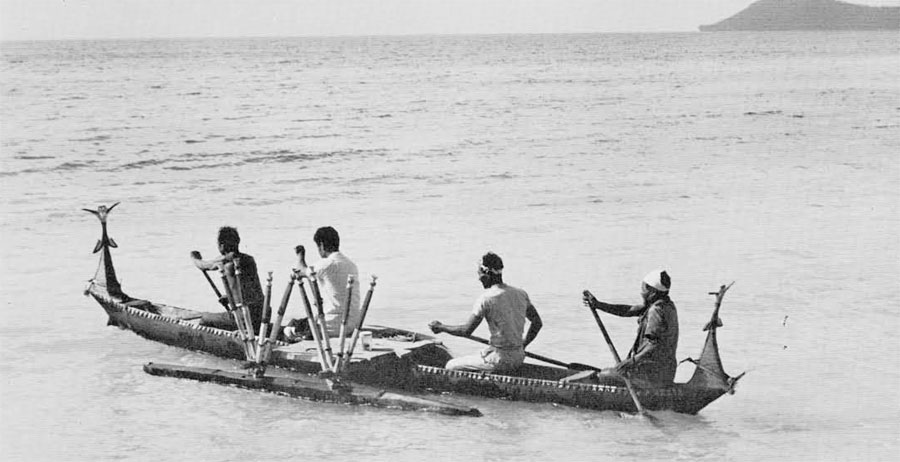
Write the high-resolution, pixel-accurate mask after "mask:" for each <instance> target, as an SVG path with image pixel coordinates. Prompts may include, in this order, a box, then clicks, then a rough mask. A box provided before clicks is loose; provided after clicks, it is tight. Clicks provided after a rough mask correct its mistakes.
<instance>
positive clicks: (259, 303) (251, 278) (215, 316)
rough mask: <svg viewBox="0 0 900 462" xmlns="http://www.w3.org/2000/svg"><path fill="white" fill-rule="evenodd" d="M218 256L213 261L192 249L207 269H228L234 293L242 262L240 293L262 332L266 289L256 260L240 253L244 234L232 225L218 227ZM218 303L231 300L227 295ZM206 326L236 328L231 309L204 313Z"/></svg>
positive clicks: (198, 263)
mask: <svg viewBox="0 0 900 462" xmlns="http://www.w3.org/2000/svg"><path fill="white" fill-rule="evenodd" d="M218 242H219V254H220V256H219V257H216V258H213V259H211V260H201V259H200V253H199V252H197V251H196V250H195V251H193V252H191V258H192V259H193V260H194V265H196V266H197V268H200V269H201V270H204V271H209V270H216V271H220V270H221V269H222V268H223V267H224V268H225V275H226V278H227V279H228V285H229V287H230V288H231V293H232V294H237V293H238V292H237V289H238V286H237V279H236V277H235V263H237V264H238V265H239V268H240V270H241V285H240V289H241V292H240V293H241V295H243V297H244V304H245V305H247V308H248V309H249V310H250V318H251V322H252V324H253V329H254V330H255V331H256V332H259V325H260V321H261V319H262V311H263V291H262V286H261V285H260V283H259V274H258V273H257V269H256V260H254V259H253V257H252V256H250V255H247V254H245V253H241V251H240V249H239V245H240V243H241V237H240V235H238V231H237V229H235V228H232V227H230V226H223V227H222V228H219V237H218ZM222 298H223V300H219V303H222V304H223V305H225V304H227V303H228V300H227V296H223V297H222ZM200 323H201V324H202V325H204V326H210V327H215V328H218V329H225V330H236V329H237V326H236V325H235V324H234V319H232V316H231V314H230V313H228V312H220V313H204V314H203V317H202V318H201V320H200Z"/></svg>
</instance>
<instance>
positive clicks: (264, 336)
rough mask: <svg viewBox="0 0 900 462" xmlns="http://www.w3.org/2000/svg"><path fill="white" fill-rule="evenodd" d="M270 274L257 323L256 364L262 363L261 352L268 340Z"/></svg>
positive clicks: (270, 273) (270, 318) (270, 317)
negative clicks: (260, 315) (260, 316)
mask: <svg viewBox="0 0 900 462" xmlns="http://www.w3.org/2000/svg"><path fill="white" fill-rule="evenodd" d="M271 304H272V272H271V271H269V277H268V278H266V292H265V294H264V296H263V312H262V318H261V320H260V322H259V343H258V345H257V347H256V362H261V361H262V351H263V349H264V347H265V345H266V340H268V337H269V335H268V332H269V323H270V322H272V306H271Z"/></svg>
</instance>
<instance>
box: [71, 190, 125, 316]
mask: <svg viewBox="0 0 900 462" xmlns="http://www.w3.org/2000/svg"><path fill="white" fill-rule="evenodd" d="M117 205H119V202H116V203H115V204H113V205H111V206H109V207H107V206H105V205H101V206H99V207H97V210H91V209H82V210H84V211H85V212H88V213H91V214H93V215H94V216H96V217H97V219H98V220H100V228H101V230H102V231H101V234H100V240H98V241H97V245H95V246H94V252H93V253H98V252H100V263H99V264H98V266H97V271H96V272H95V273H94V277H93V278H91V279H90V281H89V285H88V289H87V290H85V295H87V293H88V291H89V290H90V288H91V286H100V287H103V288H105V289H106V292H107V293H108V294H109V295H111V296H113V297H116V298H120V299H127V298H128V296H127V295H125V294H124V293H123V292H122V285H121V284H119V279H118V278H117V277H116V269H115V267H114V266H113V262H112V255H111V254H110V251H109V249H110V248H117V247H118V245H117V244H116V241H114V240H112V238H110V237H109V233H108V231H107V229H106V219H107V217H108V216H109V212H111V211H112V209H114V208H115V207H116V206H117Z"/></svg>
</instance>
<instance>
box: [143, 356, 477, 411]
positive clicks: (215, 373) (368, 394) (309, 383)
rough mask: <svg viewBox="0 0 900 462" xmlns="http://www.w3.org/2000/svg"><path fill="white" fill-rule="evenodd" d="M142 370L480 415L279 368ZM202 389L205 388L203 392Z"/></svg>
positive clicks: (347, 400)
mask: <svg viewBox="0 0 900 462" xmlns="http://www.w3.org/2000/svg"><path fill="white" fill-rule="evenodd" d="M144 372H146V373H148V374H151V375H155V376H162V377H177V378H181V379H190V380H197V381H201V382H211V383H218V384H223V385H230V386H237V387H241V388H246V389H251V390H262V391H267V392H272V393H278V394H281V395H287V396H293V397H300V398H306V399H311V400H314V401H326V402H334V403H343V404H361V405H369V406H374V407H380V408H389V409H401V410H409V411H422V412H435V413H439V414H444V415H454V416H471V417H480V416H481V412H479V411H478V409H475V408H472V407H466V406H459V405H456V404H451V403H444V402H441V401H437V400H432V399H426V398H420V397H417V396H412V395H407V394H403V393H398V392H393V391H390V390H385V389H383V388H376V387H372V386H367V385H364V384H352V389H350V387H340V388H335V387H334V386H333V385H332V383H331V380H329V379H327V378H321V377H315V376H311V375H307V374H298V373H291V372H289V371H279V372H277V373H275V374H273V375H268V376H265V377H255V376H251V375H248V374H246V373H245V372H244V371H227V370H221V369H209V368H204V367H191V366H184V365H174V364H157V363H148V364H146V365H144ZM204 392H205V391H204Z"/></svg>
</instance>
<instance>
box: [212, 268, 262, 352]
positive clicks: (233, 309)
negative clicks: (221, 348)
mask: <svg viewBox="0 0 900 462" xmlns="http://www.w3.org/2000/svg"><path fill="white" fill-rule="evenodd" d="M219 270H220V271H221V272H222V285H223V286H224V287H225V295H226V297H227V299H228V305H229V307H230V308H231V309H229V310H228V312H229V313H231V317H232V319H234V324H235V326H237V331H238V335H239V336H240V337H241V343H242V344H243V345H244V355H245V356H246V358H247V360H248V361H252V360H253V358H254V356H253V352H252V350H251V349H250V345H249V344H248V343H247V334H246V333H245V332H244V327H243V325H242V318H243V316H240V315H239V314H238V309H237V306H236V305H235V303H234V294H232V293H231V285H230V284H229V283H228V275H227V274H226V273H225V265H224V264H223V265H222V266H221V267H220V268H219Z"/></svg>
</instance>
